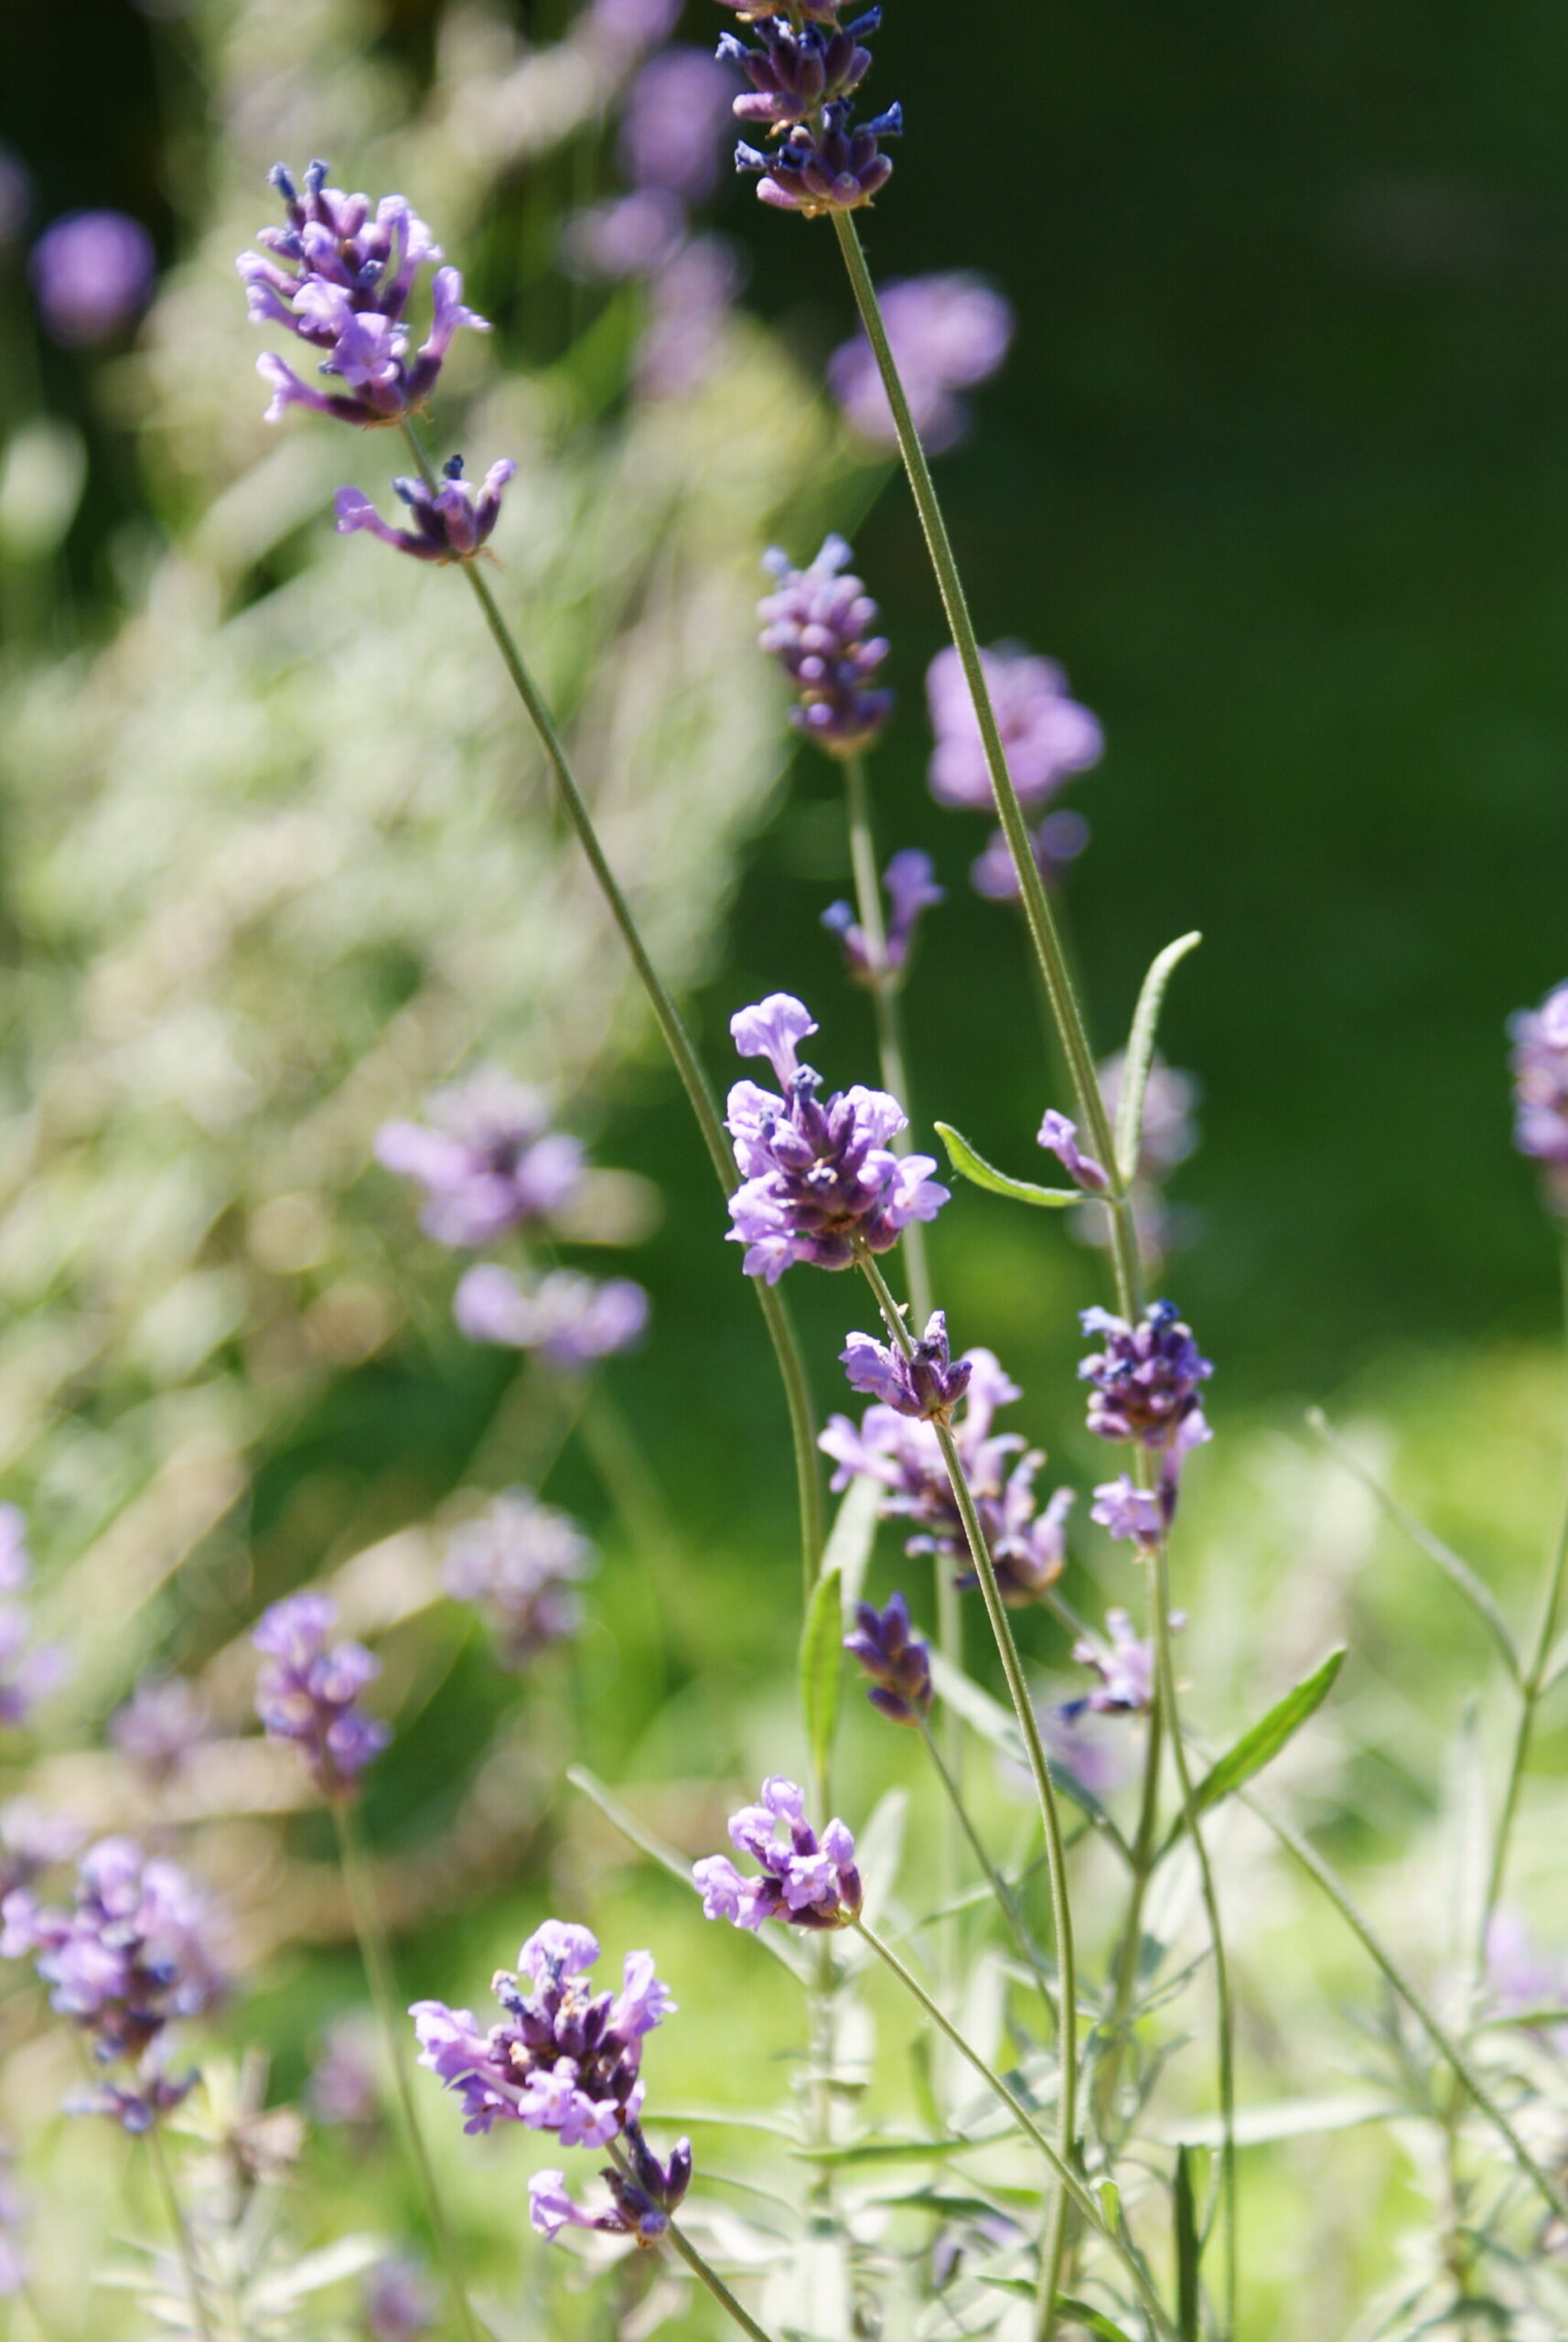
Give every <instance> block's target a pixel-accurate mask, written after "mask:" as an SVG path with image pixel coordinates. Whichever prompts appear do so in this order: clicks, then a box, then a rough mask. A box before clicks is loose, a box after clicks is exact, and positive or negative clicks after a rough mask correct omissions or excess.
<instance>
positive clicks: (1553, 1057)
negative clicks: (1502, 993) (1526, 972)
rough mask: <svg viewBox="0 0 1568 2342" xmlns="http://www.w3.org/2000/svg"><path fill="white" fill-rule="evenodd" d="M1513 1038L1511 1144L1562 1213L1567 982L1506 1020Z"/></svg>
mask: <svg viewBox="0 0 1568 2342" xmlns="http://www.w3.org/2000/svg"><path fill="white" fill-rule="evenodd" d="M1509 1037H1511V1039H1512V1041H1513V1080H1514V1126H1513V1143H1514V1144H1515V1146H1517V1147H1518V1149H1519V1151H1520V1154H1521V1155H1530V1157H1531V1158H1532V1159H1533V1160H1534V1161H1535V1162H1537V1163H1539V1164H1541V1166H1543V1167H1544V1169H1545V1171H1546V1173H1547V1178H1548V1192H1549V1194H1550V1197H1551V1199H1552V1207H1553V1209H1556V1210H1559V1211H1568V984H1559V985H1558V987H1557V989H1556V991H1555V992H1553V993H1550V994H1548V995H1547V997H1546V999H1545V1001H1544V1002H1543V1003H1542V1004H1541V1007H1539V1008H1525V1009H1521V1010H1520V1012H1519V1014H1518V1015H1517V1016H1513V1017H1510V1018H1509Z"/></svg>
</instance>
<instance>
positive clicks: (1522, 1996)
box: [1487, 1910, 1568, 2051]
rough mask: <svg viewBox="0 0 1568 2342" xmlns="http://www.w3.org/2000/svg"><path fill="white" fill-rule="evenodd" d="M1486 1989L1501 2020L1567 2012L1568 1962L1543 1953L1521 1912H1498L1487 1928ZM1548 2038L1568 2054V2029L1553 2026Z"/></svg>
mask: <svg viewBox="0 0 1568 2342" xmlns="http://www.w3.org/2000/svg"><path fill="white" fill-rule="evenodd" d="M1487 1992H1488V1994H1489V1997H1490V1999H1491V2003H1492V2006H1493V2007H1494V2008H1495V2009H1496V2011H1497V2013H1498V2015H1499V2016H1525V2015H1528V2014H1530V2011H1531V2010H1533V2009H1561V2008H1568V1960H1563V1959H1562V1958H1561V1957H1559V1958H1556V1959H1552V1958H1549V1957H1548V1956H1547V1955H1546V1954H1545V1953H1543V1952H1542V1951H1541V1950H1540V1948H1539V1946H1538V1945H1537V1944H1536V1943H1535V1941H1534V1939H1532V1937H1531V1935H1530V1928H1529V1926H1528V1925H1527V1923H1526V1921H1525V1920H1524V1918H1522V1917H1521V1915H1520V1913H1519V1912H1518V1911H1507V1910H1504V1911H1498V1912H1495V1913H1494V1914H1493V1916H1492V1918H1491V1920H1490V1921H1489V1923H1488V1925H1487ZM1546 2038H1547V2039H1549V2040H1550V2041H1551V2042H1552V2046H1553V2047H1554V2048H1557V2049H1559V2050H1563V2051H1568V2025H1554V2026H1553V2027H1552V2030H1551V2032H1550V2033H1549V2034H1547V2036H1546Z"/></svg>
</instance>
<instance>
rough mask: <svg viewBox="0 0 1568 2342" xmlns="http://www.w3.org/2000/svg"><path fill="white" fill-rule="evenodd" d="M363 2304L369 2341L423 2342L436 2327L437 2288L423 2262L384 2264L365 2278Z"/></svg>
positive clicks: (377, 2265)
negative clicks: (421, 2337)
mask: <svg viewBox="0 0 1568 2342" xmlns="http://www.w3.org/2000/svg"><path fill="white" fill-rule="evenodd" d="M362 2305H363V2309H364V2316H365V2333H366V2335H367V2337H369V2342H419V2337H420V2336H421V2335H422V2334H428V2333H429V2331H430V2329H431V2327H432V2326H434V2325H435V2319H436V2314H437V2303H436V2296H435V2287H434V2286H433V2285H432V2284H431V2283H430V2280H429V2277H428V2276H427V2275H426V2273H425V2271H424V2267H423V2265H422V2263H421V2262H419V2261H407V2260H403V2259H402V2258H398V2259H395V2260H391V2261H378V2262H377V2263H376V2266H375V2267H374V2268H373V2269H372V2270H371V2272H370V2274H369V2276H368V2277H367V2278H366V2279H365V2287H364V2294H363V2297H362Z"/></svg>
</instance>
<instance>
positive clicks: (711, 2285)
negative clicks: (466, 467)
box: [610, 2139, 773, 2342]
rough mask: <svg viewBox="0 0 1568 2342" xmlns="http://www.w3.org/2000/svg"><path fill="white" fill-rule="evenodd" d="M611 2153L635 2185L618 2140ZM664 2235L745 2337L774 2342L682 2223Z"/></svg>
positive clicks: (614, 2141) (675, 2225) (669, 2229)
mask: <svg viewBox="0 0 1568 2342" xmlns="http://www.w3.org/2000/svg"><path fill="white" fill-rule="evenodd" d="M610 2154H611V2155H612V2157H613V2158H614V2160H615V2162H616V2164H617V2165H618V2167H619V2168H620V2170H621V2171H622V2173H624V2175H625V2176H626V2177H627V2178H628V2179H630V2180H632V2181H633V2182H634V2183H635V2180H636V2174H635V2173H634V2172H633V2170H632V2168H631V2165H630V2164H629V2163H628V2161H627V2159H626V2156H625V2154H623V2153H622V2151H621V2148H620V2145H619V2143H618V2141H616V2140H614V2139H612V2140H611V2141H610ZM664 2233H665V2235H666V2236H667V2237H668V2238H669V2240H670V2241H671V2244H672V2245H673V2246H674V2248H675V2250H676V2251H677V2252H678V2253H679V2254H680V2256H681V2258H682V2261H684V2262H685V2264H686V2266H687V2268H688V2269H690V2271H691V2272H692V2274H693V2276H694V2277H696V2278H699V2279H700V2280H701V2282H702V2283H703V2284H704V2285H706V2287H707V2289H708V2291H709V2293H710V2294H712V2295H713V2297H714V2301H716V2302H717V2303H719V2304H720V2305H721V2306H722V2307H723V2308H724V2309H725V2310H727V2311H728V2313H729V2315H730V2316H731V2317H733V2318H734V2320H735V2322H736V2325H737V2326H739V2327H740V2330H741V2332H742V2333H743V2334H749V2335H750V2337H751V2342H773V2337H771V2335H770V2334H769V2333H768V2329H767V2327H766V2326H758V2324H757V2320H756V2318H754V2317H753V2316H752V2315H751V2312H750V2311H749V2310H747V2309H743V2308H742V2307H741V2304H740V2303H739V2302H737V2301H736V2297H735V2295H734V2294H732V2293H731V2291H730V2289H729V2287H728V2286H727V2285H726V2284H725V2281H724V2279H723V2278H722V2277H721V2276H720V2275H719V2272H718V2271H717V2270H716V2269H713V2268H710V2267H709V2265H708V2263H707V2262H706V2261H704V2260H703V2256H702V2254H701V2253H700V2252H699V2251H698V2250H697V2248H696V2246H695V2245H694V2244H693V2242H692V2240H691V2238H690V2237H689V2236H688V2235H687V2234H686V2231H685V2229H683V2228H682V2227H681V2225H680V2223H679V2222H678V2221H677V2220H675V2219H673V2218H672V2219H671V2222H670V2225H669V2227H668V2228H667V2229H665V2231H664Z"/></svg>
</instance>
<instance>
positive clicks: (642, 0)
mask: <svg viewBox="0 0 1568 2342" xmlns="http://www.w3.org/2000/svg"><path fill="white" fill-rule="evenodd" d="M681 5H682V0H589V5H588V7H587V9H586V10H585V13H584V17H583V23H584V27H585V30H586V31H587V32H588V33H590V34H591V35H593V36H594V37H595V38H597V39H599V40H602V41H603V42H604V43H605V45H606V46H607V48H612V49H616V50H620V51H623V52H625V53H627V54H628V55H633V56H635V55H636V53H637V52H638V51H639V49H647V48H657V47H658V46H659V43H660V41H661V40H665V39H667V38H669V36H670V34H671V32H672V31H673V30H674V28H675V25H676V22H677V20H678V18H679V16H680V14H681Z"/></svg>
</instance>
